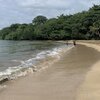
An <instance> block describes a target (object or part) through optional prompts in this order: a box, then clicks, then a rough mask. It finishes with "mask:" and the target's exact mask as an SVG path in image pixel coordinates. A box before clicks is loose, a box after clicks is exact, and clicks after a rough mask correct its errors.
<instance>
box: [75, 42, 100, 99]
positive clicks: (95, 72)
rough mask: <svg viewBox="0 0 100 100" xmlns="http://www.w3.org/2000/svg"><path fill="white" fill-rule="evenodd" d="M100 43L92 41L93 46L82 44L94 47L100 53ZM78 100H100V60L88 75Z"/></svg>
mask: <svg viewBox="0 0 100 100" xmlns="http://www.w3.org/2000/svg"><path fill="white" fill-rule="evenodd" d="M99 43H100V41H99ZM99 43H98V42H97V43H96V42H93V41H92V44H91V45H90V44H89V43H80V44H82V45H86V46H88V47H92V48H94V49H95V50H97V51H98V52H100V44H99ZM77 100H100V60H99V61H98V62H97V63H95V64H94V65H93V66H92V68H91V70H90V71H89V72H88V73H87V75H86V78H85V80H84V82H83V83H82V85H81V86H80V88H79V90H78V92H77Z"/></svg>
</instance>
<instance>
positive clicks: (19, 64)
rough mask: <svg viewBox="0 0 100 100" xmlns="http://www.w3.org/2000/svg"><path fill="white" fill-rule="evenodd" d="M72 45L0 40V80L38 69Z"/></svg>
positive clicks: (56, 58)
mask: <svg viewBox="0 0 100 100" xmlns="http://www.w3.org/2000/svg"><path fill="white" fill-rule="evenodd" d="M72 47H73V46H72V45H68V46H67V45H66V44H64V43H61V42H56V41H55V42H54V41H5V40H0V81H2V80H5V79H9V80H10V79H15V78H18V77H20V76H25V75H27V74H28V73H33V72H37V71H40V70H41V69H44V68H46V67H48V66H49V65H50V64H53V63H54V62H55V61H57V60H59V59H60V57H61V55H62V54H63V53H64V52H67V51H68V50H70V49H71V48H72Z"/></svg>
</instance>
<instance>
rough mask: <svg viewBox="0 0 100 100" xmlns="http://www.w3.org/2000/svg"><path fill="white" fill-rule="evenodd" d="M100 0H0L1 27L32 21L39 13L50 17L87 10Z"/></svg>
mask: <svg viewBox="0 0 100 100" xmlns="http://www.w3.org/2000/svg"><path fill="white" fill-rule="evenodd" d="M93 4H100V0H0V28H3V27H6V26H9V25H10V24H12V23H30V22H31V20H32V19H33V18H34V17H36V16H37V15H44V16H47V17H49V18H51V17H56V16H59V15H60V14H73V13H76V12H80V11H82V10H87V9H89V7H91V6H92V5H93Z"/></svg>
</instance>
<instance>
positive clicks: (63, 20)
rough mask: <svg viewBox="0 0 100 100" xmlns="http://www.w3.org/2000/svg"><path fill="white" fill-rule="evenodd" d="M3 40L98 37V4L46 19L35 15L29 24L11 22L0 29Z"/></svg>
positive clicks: (99, 29)
mask: <svg viewBox="0 0 100 100" xmlns="http://www.w3.org/2000/svg"><path fill="white" fill-rule="evenodd" d="M0 39H3V40H71V39H77V40H79V39H81V40H82V39H86V40H90V39H96V40H98V39H100V5H94V6H93V7H92V8H90V9H89V10H88V11H82V12H79V13H76V14H73V15H63V14H62V15H60V16H58V17H57V18H50V19H48V18H47V17H45V16H37V17H35V18H34V19H33V20H32V23H30V24H18V23H17V24H12V25H11V26H9V27H6V28H3V29H1V30H0Z"/></svg>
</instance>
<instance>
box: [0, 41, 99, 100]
mask: <svg viewBox="0 0 100 100" xmlns="http://www.w3.org/2000/svg"><path fill="white" fill-rule="evenodd" d="M83 45H87V46H88V44H86V43H84V44H83ZM89 46H90V45H89ZM91 46H92V47H93V45H91ZM97 50H100V49H99V48H97ZM99 59H100V54H99V52H97V51H96V50H94V49H92V48H88V47H86V46H82V45H78V46H76V47H75V48H73V49H72V50H70V51H69V52H68V53H66V54H65V56H63V57H62V58H61V60H60V61H59V62H57V63H55V64H54V65H52V66H50V67H49V68H47V69H44V70H42V71H41V72H39V73H35V74H33V75H30V76H27V77H24V78H22V79H18V80H15V81H12V82H9V83H8V86H7V88H6V89H4V90H3V91H1V92H0V100H100V99H97V96H98V97H99V95H98V94H100V93H99V92H100V91H99V90H100V89H99V88H100V87H99V84H100V81H99V80H100V79H99V75H100V69H99V66H98V63H96V62H98V61H99ZM93 64H94V66H93V67H91V66H92V65H93ZM91 82H92V83H91ZM77 91H78V92H77ZM93 91H95V92H93ZM91 93H92V94H91ZM96 93H97V94H96ZM87 94H89V97H92V99H91V98H88V95H87ZM92 95H93V96H92ZM93 97H94V99H93Z"/></svg>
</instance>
